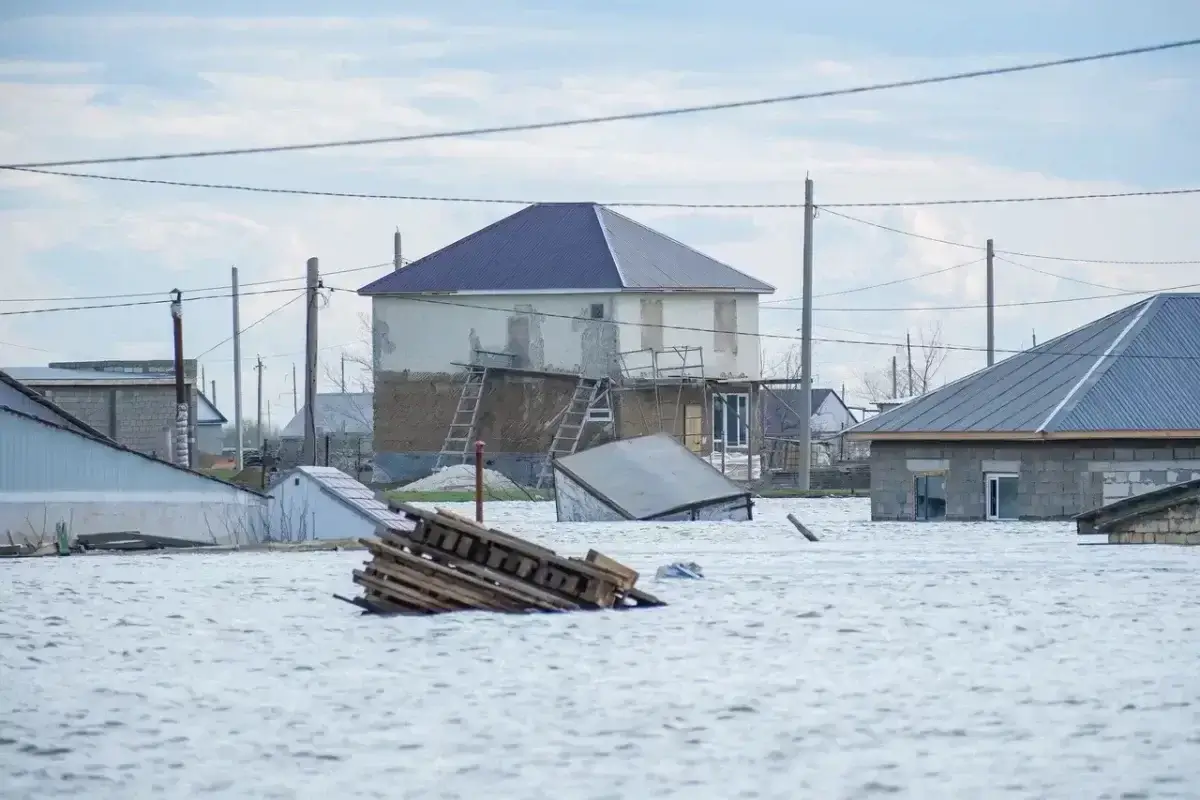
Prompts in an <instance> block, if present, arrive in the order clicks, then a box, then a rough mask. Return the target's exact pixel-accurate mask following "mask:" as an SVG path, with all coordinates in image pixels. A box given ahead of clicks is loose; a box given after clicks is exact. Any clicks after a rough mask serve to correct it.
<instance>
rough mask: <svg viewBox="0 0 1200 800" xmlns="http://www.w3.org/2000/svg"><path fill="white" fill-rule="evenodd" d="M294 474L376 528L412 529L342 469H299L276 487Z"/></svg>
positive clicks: (293, 471) (277, 484)
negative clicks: (373, 524)
mask: <svg viewBox="0 0 1200 800" xmlns="http://www.w3.org/2000/svg"><path fill="white" fill-rule="evenodd" d="M293 474H300V475H304V476H305V477H307V478H309V479H310V480H312V481H313V482H314V483H316V484H317V485H318V486H319V487H320V488H321V491H323V492H325V493H326V494H328V495H329V496H330V497H332V498H333V499H335V500H337V501H338V502H339V503H341V504H342V505H344V506H345V507H347V508H349V509H350V510H351V511H353V512H354V513H356V514H360V515H362V516H363V517H364V518H366V519H367V520H369V521H371V522H373V523H375V524H376V525H387V526H389V527H392V528H403V527H406V526H407V525H408V523H406V522H405V520H404V517H402V516H400V515H399V514H397V513H396V512H395V511H392V510H391V509H389V508H388V507H387V506H386V505H384V503H382V502H381V501H380V500H379V499H378V498H376V497H375V493H374V492H372V491H371V490H370V489H369V488H367V486H366V485H365V484H363V483H362V482H360V481H356V480H355V479H354V478H351V477H350V476H349V475H347V474H346V473H344V472H342V471H341V470H340V469H335V468H333V467H296V468H295V469H293V470H291V471H290V472H288V473H287V475H285V476H284V477H283V479H281V480H280V481H279V482H278V483H276V484H275V485H276V486H279V485H280V484H281V483H282V482H283V480H286V479H287V477H288V476H290V475H293Z"/></svg>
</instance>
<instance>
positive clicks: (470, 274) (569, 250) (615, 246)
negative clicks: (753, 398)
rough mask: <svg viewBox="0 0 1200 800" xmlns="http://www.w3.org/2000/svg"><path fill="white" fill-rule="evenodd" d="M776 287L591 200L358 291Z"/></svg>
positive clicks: (499, 231)
mask: <svg viewBox="0 0 1200 800" xmlns="http://www.w3.org/2000/svg"><path fill="white" fill-rule="evenodd" d="M604 290H608V291H621V290H627V291H664V290H692V291H699V290H711V291H720V292H750V293H755V294H770V293H772V292H774V291H775V288H774V287H773V286H771V285H769V284H766V283H763V282H762V281H760V280H758V279H756V278H752V277H750V276H749V275H747V274H745V273H744V272H739V271H738V270H736V269H734V268H733V267H730V266H727V265H726V264H722V263H721V262H720V261H717V260H716V259H713V258H710V257H709V256H706V255H704V254H703V253H700V252H697V251H696V250H693V249H692V248H690V247H688V246H687V245H685V244H682V243H680V242H677V241H675V240H674V239H672V238H670V237H669V236H665V235H663V234H661V233H658V232H657V231H653V230H651V229H650V228H647V227H646V226H644V225H642V224H641V223H638V222H634V221H633V220H632V219H630V218H629V217H626V216H623V215H621V214H618V213H617V212H615V211H613V210H612V209H610V208H606V207H604V206H602V205H597V204H596V203H537V204H535V205H532V206H529V207H527V208H523V209H521V210H520V211H518V212H517V213H515V214H512V215H510V216H507V217H505V218H504V219H502V220H500V221H498V222H495V223H493V224H491V225H489V226H487V227H486V228H483V229H482V230H479V231H476V232H475V233H472V234H471V235H470V236H467V237H466V238H464V239H459V240H458V241H457V242H454V243H453V244H450V245H447V246H446V247H443V248H442V249H441V250H438V251H436V252H434V253H431V254H429V255H427V256H425V257H424V258H422V259H418V260H417V261H414V262H412V264H410V265H409V266H407V267H404V268H403V269H401V270H399V271H397V272H392V273H389V274H387V275H385V276H383V277H382V278H380V279H378V280H376V281H374V282H372V283H369V284H367V285H366V286H364V287H363V288H361V289H359V290H358V293H359V294H362V295H381V294H422V293H426V292H485V293H486V292H521V291H540V292H544V291H562V292H573V291H604Z"/></svg>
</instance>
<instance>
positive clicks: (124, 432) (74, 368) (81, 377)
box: [5, 360, 223, 466]
mask: <svg viewBox="0 0 1200 800" xmlns="http://www.w3.org/2000/svg"><path fill="white" fill-rule="evenodd" d="M5 371H6V372H8V374H9V375H10V376H11V377H13V378H15V379H16V380H18V381H20V382H21V383H22V384H24V385H25V386H27V387H29V388H31V389H35V390H36V391H38V392H40V393H41V394H43V395H45V396H46V397H47V398H49V399H50V400H51V401H53V402H54V403H55V404H56V405H58V406H59V407H61V408H63V409H65V410H66V411H68V412H69V413H71V414H74V415H75V416H76V417H78V418H79V419H82V420H84V421H85V422H87V423H88V424H89V425H91V426H92V427H93V428H95V429H97V430H99V431H102V432H103V433H104V435H105V436H107V437H109V438H111V439H113V440H114V441H116V442H117V443H118V444H121V445H124V446H126V447H130V448H133V449H134V450H137V451H138V452H140V453H145V454H146V455H150V456H153V457H155V458H159V459H162V460H170V458H171V447H172V446H173V438H172V437H173V431H174V429H175V407H176V406H175V375H174V365H173V363H172V362H170V361H86V362H69V363H66V362H64V363H55V364H50V365H49V366H48V367H12V368H8V369H6V370H5ZM184 385H185V387H186V391H187V396H188V398H189V440H190V442H191V448H190V449H191V464H192V466H198V465H199V456H200V453H201V452H212V450H211V449H204V448H202V447H201V446H200V443H199V441H198V436H199V430H198V426H199V425H201V424H205V425H211V424H212V423H211V421H206V422H204V423H201V422H200V417H201V415H202V414H203V416H204V417H205V419H206V420H211V419H212V418H213V417H214V414H213V412H215V415H216V416H221V415H220V412H219V411H216V409H215V408H213V407H212V404H211V403H209V402H208V400H207V399H205V400H204V401H201V399H200V398H201V397H202V395H201V394H200V392H199V391H198V388H197V386H196V362H195V361H194V360H189V361H185V362H184ZM205 404H207V405H208V408H207V409H203V411H202V409H201V406H203V405H205ZM222 419H223V417H222ZM209 437H211V434H206V443H205V445H204V447H208V448H211V446H212V445H211V443H209V442H208V438H209ZM216 452H218V453H219V452H220V448H217V450H216Z"/></svg>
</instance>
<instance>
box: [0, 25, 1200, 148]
mask: <svg viewBox="0 0 1200 800" xmlns="http://www.w3.org/2000/svg"><path fill="white" fill-rule="evenodd" d="M1198 44H1200V39H1185V40H1180V41H1174V42H1162V43H1159V44H1154V45H1147V46H1144V47H1134V48H1128V49H1125V50H1112V51H1109V52H1104V53H1094V54H1091V55H1086V56H1073V57H1070V58H1058V59H1053V60H1050V61H1036V62H1031V63H1026V64H1017V65H1013V66H1010V67H991V68H988V69H978V70H970V71H967V72H955V73H952V74H949V75H938V76H932V77H927V78H911V79H909V80H904V81H891V82H888V83H874V84H868V85H864V86H854V87H849V88H845V89H826V90H824V91H820V92H805V93H800V94H789V95H781V96H776V97H763V98H757V99H752V100H733V101H728V102H723V103H706V104H704V105H696V106H679V107H675V108H663V109H656V110H651V111H633V112H627V113H623V114H606V115H602V116H594V117H577V118H573V119H563V120H555V121H551V122H531V123H520V124H514V125H492V126H487V127H481V128H464V129H459V130H450V131H435V132H432V133H413V134H405V135H401V136H379V137H374V138H370V139H343V140H340V141H332V142H311V143H307V144H288V145H270V146H264V147H241V148H231V149H227V150H196V151H192V152H184V153H159V154H155V155H142V156H117V157H110V158H88V159H75V160H65V161H42V162H27V163H24V164H6V165H0V168H2V169H12V168H16V167H20V168H24V169H44V168H51V167H73V166H83V165H88V164H118V163H132V162H138V161H168V160H173V159H181V158H210V157H214V156H236V155H250V154H255V153H280V152H293V151H297V150H323V149H329V148H335V147H361V146H365V145H375V144H395V143H399V142H419V141H431V140H435V139H459V138H464V137H468V136H485V135H489V134H497V133H519V132H525V131H541V130H549V129H552V128H569V127H577V126H581V125H598V124H602V123H607V122H620V121H626V120H642V119H655V118H659V117H676V116H682V115H685V114H697V113H703V112H710V111H729V110H733V109H740V108H752V107H758V106H769V105H778V104H781V103H794V102H798V101H801V100H817V99H821V98H828V97H843V96H846V95H855V94H866V93H868V92H880V91H888V90H892V89H906V88H912V87H916V86H928V85H932V84H940V83H950V82H952V81H962V80H970V79H974V78H986V77H992V76H998V75H1011V74H1014V73H1018V72H1032V71H1034V70H1042V69H1049V68H1052V67H1062V66H1068V65H1072V64H1083V63H1087V62H1092V61H1105V60H1109V59H1114V58H1124V57H1127V56H1134V55H1144V54H1147V53H1158V52H1163V51H1166V50H1177V49H1180V48H1185V47H1194V46H1195V45H1198Z"/></svg>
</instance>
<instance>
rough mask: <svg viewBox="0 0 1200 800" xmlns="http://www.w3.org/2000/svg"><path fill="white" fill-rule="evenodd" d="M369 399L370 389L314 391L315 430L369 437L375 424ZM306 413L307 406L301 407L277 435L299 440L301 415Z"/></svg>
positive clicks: (301, 423) (301, 433)
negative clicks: (348, 391)
mask: <svg viewBox="0 0 1200 800" xmlns="http://www.w3.org/2000/svg"><path fill="white" fill-rule="evenodd" d="M373 402H374V395H372V394H371V393H370V392H350V393H346V394H343V393H341V392H329V393H325V394H318V395H317V402H316V412H315V416H316V422H317V432H318V433H321V432H322V431H323V432H325V433H333V434H338V433H349V434H357V435H360V436H370V435H371V431H372V430H373V429H374V427H375V426H374V419H375V417H374V415H375V410H374V406H373ZM307 412H308V406H301V408H300V411H299V412H297V414H296V416H294V417H292V419H291V421H290V422H288V424H287V425H285V426H284V427H283V430H282V431H280V433H279V435H280V436H281V437H283V438H285V439H303V438H304V415H305V414H306V413H307Z"/></svg>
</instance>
